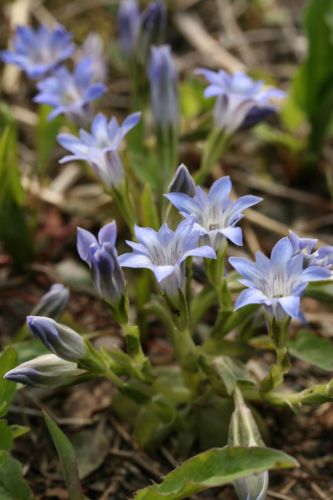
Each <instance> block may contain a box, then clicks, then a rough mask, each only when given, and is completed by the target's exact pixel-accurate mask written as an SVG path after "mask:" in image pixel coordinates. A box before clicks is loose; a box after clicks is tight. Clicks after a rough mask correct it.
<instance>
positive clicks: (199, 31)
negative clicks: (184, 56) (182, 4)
mask: <svg viewBox="0 0 333 500" xmlns="http://www.w3.org/2000/svg"><path fill="white" fill-rule="evenodd" d="M174 21H175V24H176V26H177V28H178V29H179V31H180V32H181V33H182V35H183V36H184V37H185V38H186V40H187V41H188V42H189V43H190V45H192V46H193V47H194V48H195V49H196V50H198V52H199V53H200V55H201V56H202V58H203V60H204V61H205V64H207V65H209V66H216V67H218V68H221V67H222V68H224V69H226V70H227V71H230V72H231V73H233V72H235V71H244V70H245V66H244V64H243V63H242V62H241V61H239V60H238V59H237V58H236V57H234V56H233V55H232V54H230V53H229V52H228V51H226V50H225V49H224V48H223V47H222V46H221V45H220V44H219V43H218V42H217V41H216V40H214V38H212V37H211V36H210V34H209V33H208V32H207V31H206V30H205V28H204V26H203V25H202V23H201V21H200V20H199V19H198V18H197V17H195V16H193V15H191V14H185V13H178V14H176V15H175V16H174Z"/></svg>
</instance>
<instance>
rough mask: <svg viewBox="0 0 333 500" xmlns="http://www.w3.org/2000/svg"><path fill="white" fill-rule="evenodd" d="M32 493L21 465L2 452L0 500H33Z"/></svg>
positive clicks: (0, 454)
mask: <svg viewBox="0 0 333 500" xmlns="http://www.w3.org/2000/svg"><path fill="white" fill-rule="evenodd" d="M32 498H33V496H32V492H31V490H30V488H29V486H28V484H27V483H26V481H25V480H24V478H23V475H22V467H21V464H20V463H19V462H18V461H17V460H15V459H14V458H12V457H11V456H10V455H9V454H8V453H7V452H5V451H0V500H32Z"/></svg>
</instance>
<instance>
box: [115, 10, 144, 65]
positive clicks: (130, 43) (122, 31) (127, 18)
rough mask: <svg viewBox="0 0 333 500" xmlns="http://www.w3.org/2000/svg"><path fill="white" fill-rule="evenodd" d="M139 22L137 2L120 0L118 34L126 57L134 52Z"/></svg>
mask: <svg viewBox="0 0 333 500" xmlns="http://www.w3.org/2000/svg"><path fill="white" fill-rule="evenodd" d="M140 23H141V20H140V12H139V7H138V2H137V1H136V0H122V1H121V2H120V7H119V12H118V36H119V43H120V46H121V49H122V51H123V53H124V54H125V55H126V56H127V57H130V56H131V55H133V53H134V52H135V49H136V46H137V37H138V34H139V30H140Z"/></svg>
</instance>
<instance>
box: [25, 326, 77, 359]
mask: <svg viewBox="0 0 333 500" xmlns="http://www.w3.org/2000/svg"><path fill="white" fill-rule="evenodd" d="M27 323H28V326H29V328H30V330H31V332H32V333H33V334H34V336H35V337H37V338H38V339H39V340H41V341H42V342H43V344H44V345H45V346H46V347H47V348H48V349H49V350H50V351H51V352H53V353H54V354H56V355H57V356H59V357H60V358H62V359H65V360H66V361H75V362H76V361H79V360H81V359H84V358H85V357H86V355H87V346H86V343H85V341H84V340H83V338H82V337H81V335H79V334H78V333H76V332H75V331H74V330H72V328H69V327H68V326H65V325H61V324H60V323H57V322H56V321H54V320H53V319H51V318H45V317H43V316H28V318H27Z"/></svg>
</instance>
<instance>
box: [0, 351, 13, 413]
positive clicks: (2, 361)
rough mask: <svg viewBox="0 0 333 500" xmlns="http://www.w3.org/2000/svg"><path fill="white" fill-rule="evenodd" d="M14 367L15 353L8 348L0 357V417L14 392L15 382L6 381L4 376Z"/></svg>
mask: <svg viewBox="0 0 333 500" xmlns="http://www.w3.org/2000/svg"><path fill="white" fill-rule="evenodd" d="M16 365H17V354H16V351H15V349H13V348H12V347H9V348H8V349H6V350H5V352H3V353H2V354H1V356H0V417H3V416H4V415H6V413H7V411H8V408H9V405H10V403H11V400H12V399H13V397H14V394H15V391H16V384H15V382H11V381H10V380H6V379H5V378H4V375H5V373H7V372H8V371H9V370H11V369H12V368H15V366H16Z"/></svg>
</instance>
